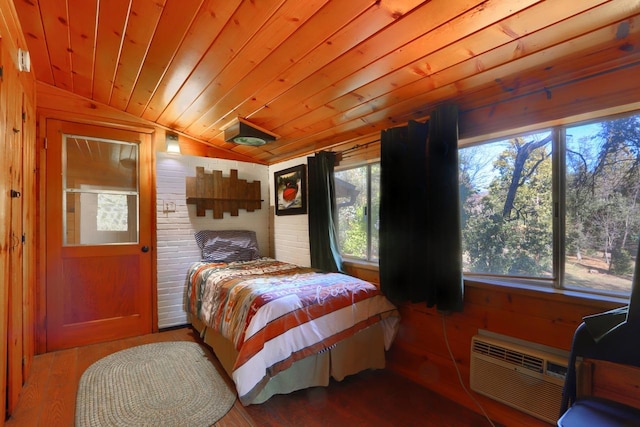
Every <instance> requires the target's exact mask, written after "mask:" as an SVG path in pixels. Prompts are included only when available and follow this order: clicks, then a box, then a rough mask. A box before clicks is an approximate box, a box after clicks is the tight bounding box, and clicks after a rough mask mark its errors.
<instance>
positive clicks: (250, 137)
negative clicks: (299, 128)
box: [224, 118, 278, 147]
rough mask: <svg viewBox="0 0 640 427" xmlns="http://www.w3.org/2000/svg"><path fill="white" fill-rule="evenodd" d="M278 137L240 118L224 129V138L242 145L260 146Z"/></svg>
mask: <svg viewBox="0 0 640 427" xmlns="http://www.w3.org/2000/svg"><path fill="white" fill-rule="evenodd" d="M276 139H278V135H276V134H274V133H272V132H269V131H268V130H266V129H262V128H260V127H258V126H256V125H254V124H252V123H249V122H248V121H246V120H244V119H241V118H238V120H237V121H235V122H234V123H232V124H231V125H230V126H229V127H228V128H226V129H225V130H224V140H225V141H227V142H234V143H236V144H240V145H250V146H253V147H258V146H260V145H264V144H266V143H267V142H269V141H274V140H276Z"/></svg>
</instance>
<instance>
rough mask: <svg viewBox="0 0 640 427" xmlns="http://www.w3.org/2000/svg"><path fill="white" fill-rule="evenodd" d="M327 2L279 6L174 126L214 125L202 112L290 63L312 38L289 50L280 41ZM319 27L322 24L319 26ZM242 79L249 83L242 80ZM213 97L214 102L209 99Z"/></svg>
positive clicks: (195, 132) (300, 29) (187, 128)
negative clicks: (239, 89)
mask: <svg viewBox="0 0 640 427" xmlns="http://www.w3.org/2000/svg"><path fill="white" fill-rule="evenodd" d="M327 1H328V0H319V1H315V2H314V1H305V2H288V3H285V4H284V5H283V6H282V7H280V8H279V9H278V10H277V11H276V12H275V13H274V14H273V15H272V16H271V17H269V19H268V20H267V21H266V22H265V23H264V25H263V28H262V29H261V31H260V32H258V33H256V34H255V36H253V37H251V39H250V40H248V41H247V43H246V44H245V45H244V46H242V49H241V51H240V52H238V54H237V55H236V56H235V57H234V58H233V59H232V60H231V61H230V62H229V64H228V65H227V66H226V67H225V68H224V69H223V70H221V72H220V73H219V74H218V75H217V76H215V79H214V81H213V82H212V83H213V84H209V85H208V86H207V88H206V90H205V91H203V92H202V93H201V94H200V95H199V96H198V98H197V99H195V100H194V102H193V103H192V104H191V105H190V106H189V108H187V109H186V110H185V111H184V113H182V115H181V116H180V118H179V119H178V120H175V121H174V122H173V123H174V126H176V127H177V128H179V129H182V130H185V131H186V132H188V133H190V134H192V135H198V136H200V134H201V133H202V132H198V130H200V131H201V130H204V129H206V128H207V127H209V126H211V125H214V124H215V123H212V122H211V119H209V118H207V117H203V115H205V116H206V114H207V112H209V111H215V110H216V106H217V105H218V104H225V102H224V101H225V100H226V99H227V98H233V95H232V94H233V93H234V92H235V91H236V90H238V88H245V87H247V86H249V87H250V88H252V90H255V89H253V88H255V87H256V86H258V87H259V86H260V81H262V80H263V79H265V80H266V79H267V78H268V77H266V76H265V74H266V73H268V74H269V75H270V74H273V73H277V72H278V71H279V70H280V69H281V67H282V66H283V65H285V66H286V65H289V64H290V61H293V60H294V59H292V56H294V55H295V52H296V51H298V50H304V51H306V50H307V49H309V48H310V47H309V41H311V40H313V39H312V38H299V43H296V44H293V45H289V48H290V49H289V50H288V51H283V49H282V47H283V43H284V42H285V41H288V39H289V40H290V39H291V38H292V36H294V34H295V35H296V36H297V35H298V34H300V33H301V32H304V31H305V30H304V29H305V28H308V26H307V24H308V23H309V21H310V19H311V18H312V17H315V16H318V15H317V14H315V12H316V11H317V10H318V9H320V10H321V11H322V10H324V9H323V8H324V7H325V5H326V3H327ZM361 1H365V2H367V3H368V2H370V1H371V0H358V1H357V2H355V1H354V2H349V6H350V5H351V4H352V3H359V2H361ZM334 4H335V2H334ZM340 6H342V8H345V7H347V5H346V4H341V5H340ZM327 7H331V6H330V5H329V6H327ZM314 14H315V16H314ZM345 15H346V16H349V14H348V13H345ZM334 21H335V19H334ZM323 25H327V26H331V25H334V24H333V23H330V22H325V23H323ZM318 28H323V27H322V26H321V25H318ZM296 30H297V31H296ZM323 30H324V28H323ZM311 48H313V46H311ZM280 52H282V55H279V53H280ZM265 59H267V61H265ZM265 64H266V66H265ZM250 73H252V76H251V78H249V74H250ZM245 79H247V81H248V82H250V83H248V82H245ZM249 95H250V94H249ZM212 100H213V102H211V101H212ZM232 102H234V101H232ZM212 105H213V106H212ZM236 105H237V102H235V103H233V104H232V105H225V107H224V108H226V109H228V110H233V108H234V107H235V106H236ZM228 110H227V111H228ZM235 118H236V116H235V115H234V116H232V117H227V119H228V120H227V122H226V123H225V124H226V125H228V124H230V123H231V120H232V119H235ZM198 119H199V120H198ZM194 129H195V130H194ZM218 129H220V127H218Z"/></svg>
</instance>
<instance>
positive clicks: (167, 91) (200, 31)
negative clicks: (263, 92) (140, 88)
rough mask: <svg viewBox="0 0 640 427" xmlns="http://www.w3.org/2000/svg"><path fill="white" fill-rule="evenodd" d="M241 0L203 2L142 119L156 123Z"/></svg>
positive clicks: (150, 99) (209, 0) (149, 101)
mask: <svg viewBox="0 0 640 427" xmlns="http://www.w3.org/2000/svg"><path fill="white" fill-rule="evenodd" d="M241 1H242V0H233V1H232V0H226V1H224V2H220V1H218V0H206V1H205V2H204V4H203V5H202V7H201V8H200V10H199V11H198V13H197V16H196V19H195V21H194V22H193V24H192V25H191V27H190V28H189V30H188V32H187V35H186V37H185V39H184V41H183V43H182V45H181V46H180V48H179V49H178V51H177V53H176V56H175V57H174V58H173V60H172V61H171V63H170V64H169V66H168V67H167V70H166V72H165V74H164V76H163V79H162V81H160V82H159V84H158V86H157V88H156V89H155V91H154V92H153V93H152V94H151V97H150V98H149V100H148V101H147V104H146V105H145V108H144V111H143V112H142V117H143V118H144V119H146V120H150V121H157V120H158V118H159V117H160V115H161V114H162V113H163V112H164V110H165V108H166V106H167V104H168V103H169V102H170V101H171V100H172V99H173V98H174V97H175V96H176V94H177V93H178V91H179V90H180V88H181V87H182V85H183V82H184V81H186V79H187V78H188V77H189V76H190V75H191V73H192V71H193V70H194V69H195V68H196V66H197V65H198V63H199V62H200V61H201V59H202V58H203V56H204V55H205V54H206V52H207V51H208V50H209V48H210V47H211V45H212V44H213V42H214V41H215V40H216V39H217V38H218V36H219V34H220V32H221V31H222V29H223V28H224V27H225V25H226V24H227V22H228V21H229V19H230V18H231V16H232V15H233V14H234V13H235V11H236V10H237V8H238V6H239V5H240V3H241Z"/></svg>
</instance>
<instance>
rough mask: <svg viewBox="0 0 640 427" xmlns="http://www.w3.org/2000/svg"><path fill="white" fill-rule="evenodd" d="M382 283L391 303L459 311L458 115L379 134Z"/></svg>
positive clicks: (446, 112) (447, 109)
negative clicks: (407, 303) (408, 302)
mask: <svg viewBox="0 0 640 427" xmlns="http://www.w3.org/2000/svg"><path fill="white" fill-rule="evenodd" d="M380 192H381V194H380V248H379V251H380V286H381V288H382V290H383V292H384V293H385V294H386V295H387V297H388V298H389V299H391V300H392V301H394V302H396V303H399V302H402V301H411V302H426V304H427V306H429V307H432V306H437V308H438V310H441V311H460V310H462V302H463V289H464V287H463V281H462V239H461V230H460V200H459V195H458V193H459V189H458V110H457V107H455V106H443V107H440V108H438V109H437V110H436V111H434V112H432V114H431V117H430V119H429V122H428V123H424V124H423V123H418V122H409V124H408V125H407V126H405V127H398V128H392V129H388V130H385V131H383V132H382V134H381V166H380Z"/></svg>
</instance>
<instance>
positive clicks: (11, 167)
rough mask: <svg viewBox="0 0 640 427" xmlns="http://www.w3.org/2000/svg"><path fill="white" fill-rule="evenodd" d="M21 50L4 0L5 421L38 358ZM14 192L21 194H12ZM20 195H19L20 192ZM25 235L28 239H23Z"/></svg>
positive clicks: (0, 211)
mask: <svg viewBox="0 0 640 427" xmlns="http://www.w3.org/2000/svg"><path fill="white" fill-rule="evenodd" d="M18 48H21V49H25V50H26V42H25V39H24V36H23V35H22V32H21V30H20V25H19V23H18V20H17V15H16V12H15V9H14V7H13V2H6V1H2V2H0V68H1V69H2V74H1V76H0V178H1V179H0V272H1V273H0V425H3V424H4V420H5V415H7V414H10V413H11V411H12V410H13V408H14V407H15V405H16V403H17V400H18V397H19V394H20V391H21V388H22V384H23V382H24V379H25V377H26V375H27V373H28V368H29V366H30V361H31V360H32V358H33V347H32V346H31V343H32V342H33V324H34V323H33V322H34V319H33V315H32V312H31V311H30V299H29V295H30V293H29V291H30V290H32V289H34V288H35V283H34V282H33V280H35V276H34V275H33V273H34V271H33V270H32V269H33V268H34V265H35V253H33V252H32V251H31V247H29V249H25V248H26V245H27V243H28V242H33V240H29V241H28V240H27V236H29V239H33V238H34V237H35V236H36V230H35V222H34V221H33V220H32V219H33V218H34V215H35V214H36V211H35V192H32V185H33V182H34V176H33V171H35V153H34V151H33V147H34V145H35V138H34V136H35V132H34V131H35V127H34V122H33V121H32V120H31V121H28V120H27V117H28V116H29V117H33V115H34V110H33V107H34V105H35V102H34V95H35V77H34V76H33V74H31V73H28V72H20V71H19V70H18V66H17V62H18ZM11 190H14V191H15V192H17V193H19V194H20V197H12V193H11ZM17 193H16V195H17ZM23 236H24V241H23Z"/></svg>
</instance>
